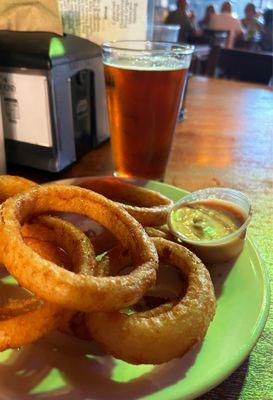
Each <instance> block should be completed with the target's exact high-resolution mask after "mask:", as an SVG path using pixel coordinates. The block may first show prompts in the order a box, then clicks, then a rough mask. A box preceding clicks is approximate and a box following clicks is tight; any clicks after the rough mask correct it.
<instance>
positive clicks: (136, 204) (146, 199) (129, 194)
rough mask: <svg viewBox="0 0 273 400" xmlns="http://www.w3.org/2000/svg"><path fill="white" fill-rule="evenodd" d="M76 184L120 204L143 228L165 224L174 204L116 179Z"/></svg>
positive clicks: (151, 191) (100, 179)
mask: <svg viewBox="0 0 273 400" xmlns="http://www.w3.org/2000/svg"><path fill="white" fill-rule="evenodd" d="M74 184H75V185H77V186H80V187H83V188H86V189H89V190H93V191H94V192H97V193H100V194H102V195H103V196H106V197H107V198H109V199H111V200H114V201H117V202H119V204H120V205H121V206H122V207H123V208H125V210H126V211H128V213H129V214H131V215H132V216H133V217H134V218H135V219H136V220H137V221H139V222H140V223H141V224H142V225H143V226H148V225H153V226H159V225H163V224H165V223H166V220H167V215H168V212H169V210H170V207H171V205H172V204H173V202H172V201H171V200H170V199H168V198H167V197H165V196H163V195H162V194H160V193H157V192H155V191H153V190H150V189H146V188H143V187H140V186H136V185H132V184H130V183H128V182H125V181H123V180H120V179H118V178H115V177H101V178H97V179H94V178H91V179H86V180H83V181H80V182H79V183H77V182H75V183H74ZM130 204H132V205H130Z"/></svg>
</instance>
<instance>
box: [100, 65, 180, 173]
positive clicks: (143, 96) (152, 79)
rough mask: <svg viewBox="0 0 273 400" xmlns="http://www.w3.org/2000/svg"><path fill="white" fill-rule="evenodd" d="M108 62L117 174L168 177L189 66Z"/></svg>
mask: <svg viewBox="0 0 273 400" xmlns="http://www.w3.org/2000/svg"><path fill="white" fill-rule="evenodd" d="M146 64H147V63H146V62H145V63H142V62H141V60H140V62H139V60H137V63H134V62H131V60H130V59H127V60H126V59H125V60H124V59H121V60H115V61H114V62H108V63H104V72H105V82H106V94H107V102H108V111H109V122H110V131H111V146H112V153H113V158H114V164H115V168H116V170H115V174H117V175H119V176H123V177H143V178H148V179H163V177H164V173H165V168H166V165H167V162H168V157H169V153H170V148H171V144H172V139H173V133H174V129H175V125H176V121H177V115H178V111H179V105H180V100H181V93H182V89H183V86H184V84H185V79H186V75H187V68H180V67H178V66H177V63H169V65H168V60H167V62H166V63H165V64H164V63H163V65H161V64H160V65H159V66H158V65H157V64H154V63H152V62H151V63H148V66H147V65H146Z"/></svg>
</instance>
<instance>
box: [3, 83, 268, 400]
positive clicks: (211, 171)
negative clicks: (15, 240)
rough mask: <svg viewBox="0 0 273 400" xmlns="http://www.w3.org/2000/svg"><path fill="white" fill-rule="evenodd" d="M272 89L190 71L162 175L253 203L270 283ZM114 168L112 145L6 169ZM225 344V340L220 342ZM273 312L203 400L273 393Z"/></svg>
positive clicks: (252, 399)
mask: <svg viewBox="0 0 273 400" xmlns="http://www.w3.org/2000/svg"><path fill="white" fill-rule="evenodd" d="M272 120H273V92H272V90H271V89H270V88H267V87H265V86H260V85H254V84H249V83H240V82H232V81H224V80H216V79H207V78H201V77H193V78H191V79H190V83H189V89H188V94H187V118H186V120H185V121H183V122H182V123H179V124H178V126H177V130H176V136H175V139H174V144H173V150H172V154H171V157H170V161H169V165H168V168H167V171H166V178H165V181H166V182H167V183H170V184H172V185H175V186H179V187H182V188H185V189H187V190H196V189H200V188H205V187H210V186H228V187H233V188H235V189H239V190H242V191H244V192H245V193H247V194H248V195H249V197H250V198H251V200H252V202H253V208H254V215H253V223H252V225H251V227H250V234H251V235H252V237H253V238H254V240H255V241H256V242H257V244H258V246H259V248H260V250H261V252H262V254H263V256H264V259H265V261H266V263H267V267H268V269H269V271H270V274H271V278H272V281H273V241H272V239H273V234H272V231H273V129H272V128H273V124H272ZM112 171H113V164H112V160H111V151H110V144H109V143H106V144H104V145H103V146H102V147H101V148H99V149H97V150H95V151H92V152H90V153H89V154H87V155H86V156H85V157H83V158H82V159H81V160H80V161H79V162H77V163H76V164H75V165H73V166H72V167H71V168H69V169H68V170H67V171H65V172H64V173H62V174H59V175H58V176H57V177H56V176H53V175H49V174H46V173H44V174H42V173H40V172H39V173H38V172H37V171H33V170H31V169H23V168H21V167H20V168H18V167H16V168H15V167H11V166H10V167H9V169H8V172H10V173H17V174H20V175H23V176H26V177H29V178H33V179H36V180H37V181H46V180H49V179H50V180H52V179H54V178H55V179H57V178H65V177H77V176H88V175H90V176H91V175H107V174H111V173H112ZM223 346H224V343H223ZM272 357H273V314H272V310H271V313H270V315H269V319H268V322H267V324H266V327H265V330H264V332H263V334H262V336H261V338H260V340H259V341H258V343H257V345H256V346H255V348H254V350H253V351H252V352H251V354H250V356H249V357H248V359H247V360H246V361H245V362H244V363H243V365H242V366H241V367H240V368H239V369H238V370H237V371H236V372H234V373H233V375H232V376H231V377H230V378H228V379H227V380H226V381H225V382H223V383H222V384H221V385H220V386H218V387H217V388H215V389H214V390H212V391H211V392H209V393H208V394H206V395H204V396H202V400H216V399H217V400H218V399H219V400H222V399H228V400H231V399H240V400H272V399H273V363H272Z"/></svg>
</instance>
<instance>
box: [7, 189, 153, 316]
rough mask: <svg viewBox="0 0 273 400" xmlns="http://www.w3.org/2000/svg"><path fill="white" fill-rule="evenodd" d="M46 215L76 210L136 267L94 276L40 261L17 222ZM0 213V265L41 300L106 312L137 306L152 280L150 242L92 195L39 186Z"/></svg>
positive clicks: (119, 211) (134, 223)
mask: <svg viewBox="0 0 273 400" xmlns="http://www.w3.org/2000/svg"><path fill="white" fill-rule="evenodd" d="M50 211H64V212H76V213H79V214H81V215H85V216H86V217H88V218H90V219H94V220H95V221H97V222H99V223H101V224H102V225H104V226H105V227H106V228H107V229H109V230H110V231H111V232H112V233H113V234H114V235H115V236H116V237H117V238H118V239H119V240H120V241H121V242H122V243H123V245H124V247H125V248H126V249H128V251H129V253H130V255H131V257H132V261H133V263H134V264H136V265H137V267H136V268H135V269H134V270H133V271H132V272H131V273H130V274H128V275H124V276H116V277H94V276H89V275H84V274H78V275H77V274H75V273H74V272H72V271H67V270H65V269H62V268H60V267H58V266H57V265H56V264H55V263H52V262H49V261H46V260H44V259H43V258H41V257H40V256H39V255H37V254H36V253H35V252H34V251H33V250H31V248H29V247H28V246H27V245H26V244H25V243H24V241H23V238H22V235H21V226H20V223H22V222H23V221H24V220H26V219H27V218H29V217H31V216H33V215H37V214H38V215H39V214H43V213H47V212H50ZM0 213H1V214H0V217H1V218H0V221H1V224H0V234H1V243H0V257H1V261H2V262H3V264H4V265H5V266H6V268H7V269H8V271H9V272H10V273H11V274H12V275H13V276H14V277H15V278H16V279H17V280H18V282H19V283H20V284H21V285H22V286H24V287H25V288H26V289H29V290H30V291H32V292H33V293H35V294H36V295H38V296H39V297H41V298H42V299H44V300H48V301H52V302H54V303H56V304H58V305H60V306H63V307H66V308H70V309H74V310H78V311H111V310H116V309H120V308H123V307H126V306H129V305H132V304H134V303H136V302H137V301H138V300H139V299H140V298H141V296H142V295H143V293H145V291H146V290H148V289H149V288H150V287H151V286H152V285H153V284H154V282H155V279H156V269H157V267H158V257H157V253H156V250H155V247H154V245H153V243H152V241H151V240H150V239H149V237H148V236H147V234H146V233H145V231H144V229H143V228H142V227H141V225H140V224H139V223H138V222H137V221H136V220H134V219H133V218H132V217H131V216H130V215H129V214H128V213H127V212H126V211H125V210H123V209H122V208H121V207H119V206H118V205H116V204H115V203H114V202H112V201H110V200H108V199H106V198H105V197H103V196H101V195H99V194H97V193H94V192H91V191H89V190H86V189H82V188H79V187H75V186H62V185H53V184H51V185H45V186H38V187H37V188H34V189H30V190H28V191H24V192H22V193H19V194H18V195H17V196H14V197H12V198H10V199H8V200H6V202H5V203H3V204H2V207H1V210H0ZM52 287H54V290H52Z"/></svg>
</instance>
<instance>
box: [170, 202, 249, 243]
mask: <svg viewBox="0 0 273 400" xmlns="http://www.w3.org/2000/svg"><path fill="white" fill-rule="evenodd" d="M246 218H247V216H246V215H245V214H244V212H243V210H242V209H240V208H239V207H236V206H234V205H233V204H232V203H229V202H226V201H223V200H211V199H210V200H202V201H195V202H190V203H184V204H183V205H181V207H180V208H178V209H176V210H175V211H173V212H172V216H171V223H172V226H173V229H175V230H176V231H178V232H180V233H181V234H182V235H184V236H186V237H187V238H189V239H190V240H205V241H210V240H217V239H221V238H223V237H225V236H228V235H230V234H232V233H233V232H236V231H237V230H238V229H239V228H240V226H242V225H243V223H244V222H245V220H246Z"/></svg>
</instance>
